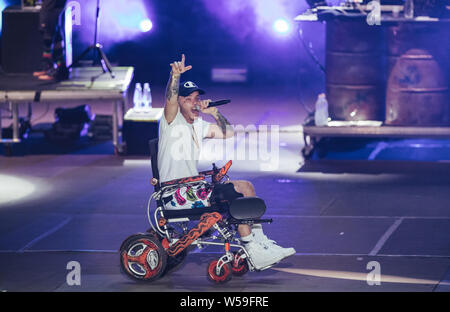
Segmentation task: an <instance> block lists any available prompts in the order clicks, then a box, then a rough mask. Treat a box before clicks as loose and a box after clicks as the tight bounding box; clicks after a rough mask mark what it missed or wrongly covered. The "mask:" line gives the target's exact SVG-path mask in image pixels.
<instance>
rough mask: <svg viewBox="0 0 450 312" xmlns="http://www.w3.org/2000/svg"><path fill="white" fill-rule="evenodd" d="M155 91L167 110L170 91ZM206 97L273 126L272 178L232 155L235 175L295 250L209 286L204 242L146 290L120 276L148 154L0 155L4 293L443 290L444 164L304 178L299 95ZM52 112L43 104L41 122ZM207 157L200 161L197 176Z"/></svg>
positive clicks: (400, 164) (322, 166) (238, 91)
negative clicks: (372, 276) (377, 277)
mask: <svg viewBox="0 0 450 312" xmlns="http://www.w3.org/2000/svg"><path fill="white" fill-rule="evenodd" d="M152 90H153V92H154V94H153V99H154V106H156V107H161V105H158V103H161V101H162V100H163V99H164V92H163V91H164V87H157V86H155V87H154V88H152ZM207 91H208V94H210V95H211V97H212V98H213V99H221V98H231V99H232V100H233V102H232V104H230V105H228V106H224V107H223V109H221V110H222V111H223V114H224V115H225V116H226V117H227V118H228V119H229V120H230V121H231V122H232V123H233V124H241V125H244V126H246V125H255V127H258V126H260V125H268V126H271V125H279V126H280V129H281V131H280V133H279V135H280V136H279V138H280V144H279V145H278V146H279V153H278V156H279V157H278V158H277V165H276V166H275V167H274V168H272V169H273V170H269V171H267V169H268V168H267V163H264V162H263V161H255V160H234V162H233V166H232V167H231V170H230V177H231V178H232V179H247V180H250V181H251V182H252V183H253V184H254V186H255V188H256V193H257V195H258V196H260V197H262V198H263V199H264V200H265V201H266V204H267V207H268V208H267V214H266V216H267V217H272V218H273V219H274V222H273V223H272V224H270V225H265V226H264V228H265V231H266V233H267V234H268V236H269V237H270V238H272V239H274V240H276V241H277V242H278V243H279V244H280V245H282V246H292V247H295V249H296V251H297V253H296V254H295V255H294V256H292V257H290V258H288V259H285V260H284V261H282V262H281V263H280V264H279V265H277V266H275V267H273V268H271V269H269V270H266V271H264V272H261V273H249V274H247V275H245V276H243V277H234V278H233V279H232V280H231V281H230V282H229V283H227V284H225V285H219V286H216V285H212V284H211V283H209V282H208V281H207V278H206V265H207V263H208V261H209V260H211V259H213V258H217V257H218V256H219V254H218V253H217V250H215V249H208V248H206V249H204V250H202V251H201V252H195V253H191V254H189V256H188V258H187V259H186V262H185V264H184V266H183V267H182V268H180V270H178V271H176V272H174V273H172V274H170V275H168V276H165V277H163V278H162V279H160V280H158V281H156V282H154V283H152V284H142V283H135V282H133V281H131V280H130V279H128V278H127V277H126V276H124V275H123V274H121V272H120V265H119V255H118V248H119V247H120V244H121V242H122V241H123V240H124V239H125V238H126V237H127V236H129V235H131V234H134V233H136V232H143V231H145V230H146V229H147V228H148V223H147V216H146V206H147V200H148V197H149V195H150V192H151V190H152V187H151V185H150V184H149V179H150V177H151V169H150V161H149V159H147V158H146V157H131V156H128V157H127V156H115V155H113V154H112V152H111V153H109V154H108V153H102V152H101V151H100V150H98V152H92V151H89V152H87V151H86V150H83V148H82V147H80V149H78V150H76V151H73V152H70V153H58V154H55V153H45V152H42V153H31V154H26V155H23V156H20V157H3V156H0V172H1V173H0V184H1V185H2V190H0V195H1V196H0V277H1V278H0V290H6V291H158V292H160V291H202V292H203V291H238V292H246V291H266V292H277V291H289V292H291V291H367V292H376V291H426V292H428V291H430V292H431V291H450V244H449V241H450V230H449V229H450V209H449V206H448V203H449V202H450V193H449V192H448V185H449V182H450V174H449V173H450V163H449V162H445V161H444V162H442V161H441V162H439V161H435V162H411V161H402V160H397V161H389V160H384V161H378V162H377V161H370V162H369V161H367V162H364V161H351V160H349V161H330V160H325V161H322V162H317V161H311V162H310V163H308V164H306V165H305V166H304V167H302V169H301V170H300V171H299V169H300V168H301V163H302V160H303V159H302V156H301V154H300V150H301V148H302V146H303V141H302V135H301V132H300V130H301V127H300V124H301V123H302V122H303V120H304V117H305V115H306V113H305V110H304V109H303V108H302V106H301V104H300V102H299V97H298V96H299V94H298V91H297V90H296V89H295V88H282V89H281V90H276V88H274V89H273V90H272V91H268V90H267V89H265V90H264V89H262V90H258V89H250V88H243V87H242V88H241V87H231V86H230V87H225V88H219V87H212V88H208V89H207ZM95 110H97V112H101V111H102V107H101V105H99V106H95ZM44 112H45V109H44V108H42V111H41V113H42V114H43V113H44ZM36 114H37V115H39V113H36ZM51 118H52V116H51V110H50V112H48V113H46V114H44V115H43V117H42V118H41V120H40V121H46V120H47V121H49V120H51ZM248 137H250V135H249V136H248ZM104 144H105V145H106V148H105V150H108V144H109V145H110V144H111V143H109V142H106V143H104ZM210 163H211V160H208V159H202V160H201V161H200V169H207V168H209V166H210ZM216 163H217V164H218V165H222V164H223V163H224V160H223V161H216ZM70 261H78V262H79V263H80V265H81V285H80V286H69V285H67V283H66V276H67V274H68V272H69V271H68V270H67V269H66V266H67V264H68V262H70ZM371 261H377V262H378V263H379V265H380V269H381V284H380V285H372V286H371V285H369V284H368V283H367V277H368V274H369V273H370V272H371V270H370V269H368V264H369V262H371Z"/></svg>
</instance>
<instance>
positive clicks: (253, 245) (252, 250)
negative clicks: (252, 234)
mask: <svg viewBox="0 0 450 312" xmlns="http://www.w3.org/2000/svg"><path fill="white" fill-rule="evenodd" d="M244 248H245V250H246V251H247V253H248V254H249V256H250V258H251V260H252V262H253V264H254V265H255V269H257V270H260V269H263V268H265V267H268V266H271V265H274V264H276V263H278V262H280V261H281V260H282V259H283V258H285V257H284V255H282V254H281V253H276V252H273V248H270V246H268V245H262V244H259V243H257V242H255V241H251V242H249V243H247V244H245V246H244Z"/></svg>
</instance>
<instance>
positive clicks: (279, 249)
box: [259, 239, 296, 258]
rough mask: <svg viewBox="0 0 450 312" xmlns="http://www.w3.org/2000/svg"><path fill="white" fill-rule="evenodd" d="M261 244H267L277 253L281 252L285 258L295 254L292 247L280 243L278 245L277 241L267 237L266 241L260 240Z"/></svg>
mask: <svg viewBox="0 0 450 312" xmlns="http://www.w3.org/2000/svg"><path fill="white" fill-rule="evenodd" d="M259 243H260V244H261V245H263V246H264V245H267V246H268V247H269V249H271V250H273V251H274V252H276V253H280V254H282V255H283V257H284V258H287V257H290V256H292V255H295V252H296V251H295V249H294V248H292V247H288V248H284V247H281V246H280V245H277V243H276V242H275V241H273V240H271V239H267V240H265V241H262V242H259Z"/></svg>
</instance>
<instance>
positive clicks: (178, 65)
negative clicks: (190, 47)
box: [170, 54, 192, 75]
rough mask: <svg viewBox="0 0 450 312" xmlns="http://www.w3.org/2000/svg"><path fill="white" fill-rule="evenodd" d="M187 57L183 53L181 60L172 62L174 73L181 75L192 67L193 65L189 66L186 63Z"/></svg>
mask: <svg viewBox="0 0 450 312" xmlns="http://www.w3.org/2000/svg"><path fill="white" fill-rule="evenodd" d="M185 59H186V58H185V56H184V54H181V62H173V63H170V67H172V74H173V75H181V74H183V73H185V72H187V71H188V70H190V69H191V68H192V65H189V66H186V65H184V62H185Z"/></svg>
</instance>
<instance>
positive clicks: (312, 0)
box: [306, 0, 328, 9]
mask: <svg viewBox="0 0 450 312" xmlns="http://www.w3.org/2000/svg"><path fill="white" fill-rule="evenodd" d="M306 2H307V3H308V4H309V6H310V7H311V9H314V8H316V7H318V6H327V5H328V4H327V2H326V1H324V0H306Z"/></svg>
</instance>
